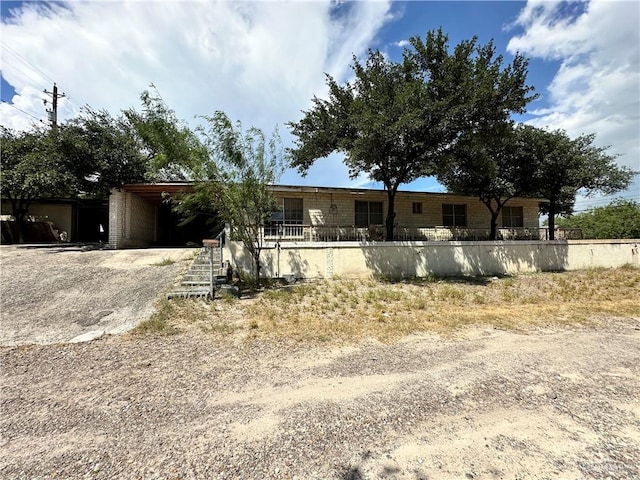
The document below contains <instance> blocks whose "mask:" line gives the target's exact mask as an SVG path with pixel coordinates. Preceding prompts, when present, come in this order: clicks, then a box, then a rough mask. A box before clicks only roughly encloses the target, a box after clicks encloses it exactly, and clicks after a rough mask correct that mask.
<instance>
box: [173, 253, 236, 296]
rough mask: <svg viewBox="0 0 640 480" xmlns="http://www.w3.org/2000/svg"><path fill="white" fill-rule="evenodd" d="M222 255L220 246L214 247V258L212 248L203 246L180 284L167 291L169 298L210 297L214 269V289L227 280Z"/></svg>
mask: <svg viewBox="0 0 640 480" xmlns="http://www.w3.org/2000/svg"><path fill="white" fill-rule="evenodd" d="M221 256H222V254H221V251H220V249H219V248H213V258H212V257H211V250H210V248H203V249H202V250H201V251H200V253H198V256H196V258H194V259H193V262H191V265H190V267H189V270H187V273H185V274H184V276H183V277H182V281H181V282H180V285H178V286H177V287H176V288H174V289H173V290H172V291H171V292H169V293H167V298H168V299H170V298H210V297H211V271H212V270H213V283H214V289H215V288H217V286H219V285H222V284H224V283H226V281H227V275H226V271H225V268H224V265H223V263H222V258H221Z"/></svg>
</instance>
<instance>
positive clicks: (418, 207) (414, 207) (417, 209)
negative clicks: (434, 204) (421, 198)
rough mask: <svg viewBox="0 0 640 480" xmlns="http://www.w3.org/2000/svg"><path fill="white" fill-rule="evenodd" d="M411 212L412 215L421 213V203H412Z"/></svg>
mask: <svg viewBox="0 0 640 480" xmlns="http://www.w3.org/2000/svg"><path fill="white" fill-rule="evenodd" d="M412 211H413V213H422V203H421V202H413V205H412Z"/></svg>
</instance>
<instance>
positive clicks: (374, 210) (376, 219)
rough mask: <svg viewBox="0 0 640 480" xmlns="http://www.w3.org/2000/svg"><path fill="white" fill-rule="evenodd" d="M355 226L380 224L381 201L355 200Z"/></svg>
mask: <svg viewBox="0 0 640 480" xmlns="http://www.w3.org/2000/svg"><path fill="white" fill-rule="evenodd" d="M355 208H356V227H368V226H369V225H382V223H383V222H382V202H359V201H357V200H356V207H355Z"/></svg>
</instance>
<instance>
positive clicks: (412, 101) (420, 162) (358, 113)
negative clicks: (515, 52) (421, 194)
mask: <svg viewBox="0 0 640 480" xmlns="http://www.w3.org/2000/svg"><path fill="white" fill-rule="evenodd" d="M411 45H412V48H413V49H412V50H408V49H405V52H404V55H403V61H402V62H400V63H394V62H391V61H389V60H387V59H386V58H385V57H384V56H383V55H382V54H381V53H380V52H377V51H370V52H369V55H368V59H367V61H366V63H365V64H364V65H363V64H361V63H360V62H359V61H358V59H357V58H355V57H354V60H353V65H352V68H353V71H354V74H355V80H354V82H353V83H349V82H347V83H345V85H342V86H341V85H338V83H337V82H336V81H335V80H334V79H333V78H332V77H331V76H329V75H327V85H328V87H329V98H328V100H323V99H319V98H317V97H314V98H313V100H312V102H313V105H312V108H311V109H310V110H308V111H305V112H303V114H304V116H303V118H302V119H301V120H300V121H298V122H291V123H289V126H290V127H291V130H292V132H293V134H294V135H295V136H296V137H297V140H296V144H295V147H294V148H292V149H290V150H289V156H290V162H291V165H292V166H293V167H296V168H298V170H299V171H300V172H301V173H302V174H305V173H307V172H308V170H309V168H310V167H311V165H312V164H313V163H314V162H315V161H316V159H318V158H321V157H326V156H327V155H329V154H330V153H332V152H340V153H343V154H344V155H345V160H344V161H345V164H346V165H347V166H348V168H349V174H350V176H351V177H352V178H354V177H357V176H358V175H360V174H367V175H368V176H369V177H370V178H371V179H372V180H375V181H379V182H381V183H382V184H383V185H384V187H385V190H386V191H387V199H388V207H387V215H386V220H385V223H386V239H387V240H393V230H394V220H395V211H394V200H395V194H396V192H397V190H398V188H399V187H400V185H402V184H404V183H408V182H411V181H413V180H416V179H417V178H420V177H423V176H429V175H433V174H434V173H435V172H436V170H437V167H438V164H439V162H441V161H442V159H443V155H444V154H445V153H446V152H447V151H448V150H449V149H450V148H451V147H452V146H453V145H455V143H456V142H457V139H458V138H459V137H460V136H461V135H462V134H463V133H465V132H468V131H471V130H473V129H474V128H476V126H477V125H479V124H484V123H486V122H487V121H489V120H492V121H497V119H503V118H504V117H505V116H507V117H508V115H509V113H510V112H519V111H521V110H522V109H523V108H524V105H526V103H527V102H528V101H530V100H531V99H532V98H533V97H527V96H526V95H527V93H528V92H529V91H530V90H531V88H530V87H527V86H525V85H524V81H525V78H526V69H527V62H526V61H525V60H524V59H523V58H522V57H520V56H516V58H515V60H514V61H513V63H512V64H511V65H509V66H507V67H506V68H505V69H502V61H503V59H502V57H501V56H498V57H495V58H494V53H495V49H494V47H493V45H492V44H491V43H490V44H488V45H487V46H484V47H482V46H478V45H477V41H476V39H475V38H474V39H472V40H470V41H466V42H462V43H461V44H459V45H458V46H457V47H456V48H455V50H454V52H453V53H449V51H448V37H447V36H446V35H444V34H443V33H442V31H441V30H439V31H437V32H434V31H431V32H428V33H427V36H426V39H425V41H424V42H423V41H422V40H421V39H420V38H418V37H414V38H412V39H411Z"/></svg>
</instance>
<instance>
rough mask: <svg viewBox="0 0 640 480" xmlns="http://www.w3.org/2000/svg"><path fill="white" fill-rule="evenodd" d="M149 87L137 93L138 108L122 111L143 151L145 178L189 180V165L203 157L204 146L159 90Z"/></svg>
mask: <svg viewBox="0 0 640 480" xmlns="http://www.w3.org/2000/svg"><path fill="white" fill-rule="evenodd" d="M150 86H151V90H145V91H144V92H142V94H141V95H140V100H141V102H142V111H141V112H138V111H136V110H135V109H133V108H130V109H128V110H125V111H124V115H125V117H126V118H127V120H128V121H129V123H130V124H131V126H132V127H133V129H134V130H135V132H136V133H137V135H138V137H139V138H140V141H141V142H142V145H143V146H144V149H143V151H144V153H145V155H146V161H147V164H146V173H145V175H146V179H147V180H150V181H165V182H168V181H178V180H190V178H189V175H191V169H192V167H193V166H194V165H198V164H200V163H202V162H203V161H204V160H205V158H206V157H207V155H208V153H207V149H206V146H205V145H204V144H203V143H202V142H201V141H200V139H199V138H198V136H197V135H196V133H195V132H194V131H193V130H191V129H190V128H189V126H188V125H186V124H185V123H184V122H183V121H181V120H179V119H178V118H177V116H176V114H175V111H174V110H172V109H171V108H169V106H167V104H166V103H165V101H164V99H163V98H162V96H161V95H160V92H158V90H157V89H156V87H155V86H154V85H153V84H151V85H150Z"/></svg>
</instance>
